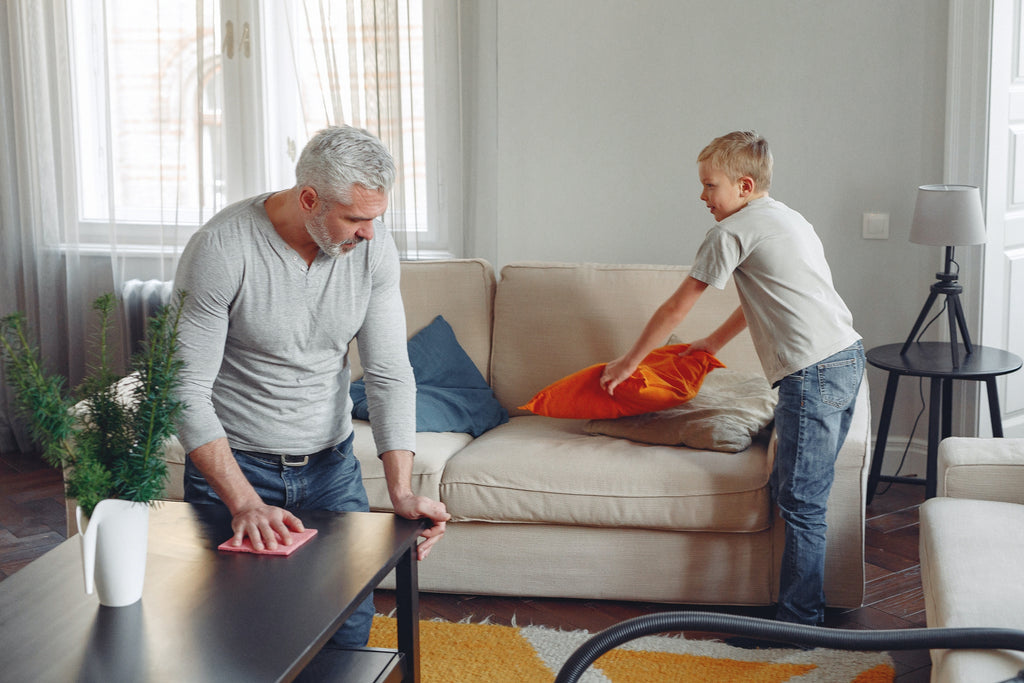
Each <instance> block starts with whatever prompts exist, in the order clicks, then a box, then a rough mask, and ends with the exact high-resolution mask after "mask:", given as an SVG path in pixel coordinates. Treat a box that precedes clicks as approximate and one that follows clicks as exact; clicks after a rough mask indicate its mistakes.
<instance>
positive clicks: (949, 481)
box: [920, 437, 1024, 683]
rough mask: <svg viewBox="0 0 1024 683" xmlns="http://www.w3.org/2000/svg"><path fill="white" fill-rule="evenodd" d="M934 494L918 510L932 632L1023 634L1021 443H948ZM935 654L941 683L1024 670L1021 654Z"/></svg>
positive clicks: (987, 680)
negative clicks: (992, 630)
mask: <svg viewBox="0 0 1024 683" xmlns="http://www.w3.org/2000/svg"><path fill="white" fill-rule="evenodd" d="M936 489H937V496H936V497H935V498H931V499H929V500H927V501H925V502H924V504H923V505H922V506H921V508H920V533H921V537H920V551H921V583H922V585H923V588H924V599H925V614H926V618H927V623H928V626H929V627H930V628H937V627H951V628H952V627H957V628H959V627H983V628H1012V629H1024V582H1022V581H1021V566H1024V439H1021V438H1016V439H985V438H968V437H952V438H947V439H944V440H943V441H942V442H941V443H940V444H939V454H938V479H937V483H936ZM931 655H932V681H937V682H939V681H941V682H946V681H949V682H953V681H956V682H957V683H970V682H971V681H978V682H979V683H994V682H995V681H1004V680H1007V679H1010V678H1013V677H1014V676H1016V675H1017V672H1019V671H1021V670H1024V653H1022V652H1012V651H1007V650H932V653H931Z"/></svg>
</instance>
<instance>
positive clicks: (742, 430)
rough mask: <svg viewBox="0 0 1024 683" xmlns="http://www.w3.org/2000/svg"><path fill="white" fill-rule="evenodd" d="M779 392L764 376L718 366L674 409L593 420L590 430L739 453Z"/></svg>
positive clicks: (768, 418)
mask: <svg viewBox="0 0 1024 683" xmlns="http://www.w3.org/2000/svg"><path fill="white" fill-rule="evenodd" d="M777 401H778V393H777V391H776V390H775V389H772V387H771V386H770V385H769V384H768V380H767V379H765V378H764V376H763V375H759V374H756V373H752V372H739V371H735V370H728V369H718V370H715V371H714V372H711V373H709V374H708V376H707V377H705V378H704V384H703V385H702V386H701V389H700V391H699V392H698V393H697V395H696V396H694V397H693V398H692V399H690V400H689V401H687V402H686V403H683V404H680V405H678V406H676V407H675V408H668V409H666V410H660V411H658V412H655V413H646V414H644V415H636V416H634V417H620V418H617V419H613V420H590V421H588V422H587V423H586V424H585V425H584V426H583V431H584V432H586V433H587V434H603V435H605V436H614V437H618V438H622V439H629V440H630V441H639V442H641V443H651V444H660V445H665V446H689V447H690V448H697V449H701V450H711V451H724V452H727V453H738V452H739V451H743V450H746V449H747V448H748V447H749V446H750V444H751V443H752V442H753V440H754V438H755V437H756V436H757V435H758V433H759V432H761V431H762V430H764V429H766V428H767V427H768V426H769V425H770V424H771V422H772V419H773V417H774V413H775V403H776V402H777Z"/></svg>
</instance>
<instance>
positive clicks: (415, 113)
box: [268, 0, 427, 258]
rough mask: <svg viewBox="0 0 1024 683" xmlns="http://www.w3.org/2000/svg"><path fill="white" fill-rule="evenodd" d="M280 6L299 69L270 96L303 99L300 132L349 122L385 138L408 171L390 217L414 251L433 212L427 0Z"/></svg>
mask: <svg viewBox="0 0 1024 683" xmlns="http://www.w3.org/2000/svg"><path fill="white" fill-rule="evenodd" d="M277 12H278V13H279V14H278V16H279V17H280V19H281V20H282V24H281V25H282V26H283V31H284V33H285V34H286V35H285V36H282V37H284V38H286V39H287V40H286V44H287V46H288V54H287V58H286V59H285V60H284V61H285V63H287V64H288V65H289V66H290V67H291V68H292V69H294V71H293V72H292V73H291V74H290V75H289V77H287V78H282V79H280V80H279V81H278V85H279V86H280V89H279V90H278V91H277V92H275V93H272V94H271V98H272V99H275V100H277V101H292V100H294V101H295V102H297V103H298V105H299V111H298V112H297V114H298V117H299V121H298V123H299V126H300V129H299V130H297V131H296V132H297V134H298V135H299V136H300V137H301V138H302V139H307V138H308V137H309V136H310V135H312V133H313V132H315V131H316V130H318V129H320V128H323V127H324V126H327V125H337V124H341V123H346V124H349V125H353V126H358V127H360V128H365V129H367V130H369V131H370V132H372V133H374V134H375V135H377V136H378V137H379V138H380V139H381V140H382V141H383V142H384V144H385V145H387V147H388V149H389V150H391V154H392V156H394V158H395V165H396V166H397V167H398V168H399V169H404V171H405V172H404V173H403V172H400V173H399V174H398V176H397V178H396V181H395V188H394V190H393V192H392V194H391V198H390V205H389V208H388V213H387V216H386V218H385V222H386V223H387V225H388V227H389V228H390V229H391V231H392V234H393V235H394V237H395V240H396V242H398V247H399V251H400V253H402V254H403V256H405V257H406V258H409V257H415V256H416V254H417V251H418V239H417V236H418V235H419V234H420V233H422V232H424V231H425V230H426V220H427V209H426V204H427V200H426V191H425V186H426V174H425V167H426V161H425V159H424V156H425V152H424V139H423V138H424V110H423V107H424V102H423V78H424V70H423V7H422V2H421V0H305V1H304V2H300V3H293V4H289V3H284V4H282V5H279V6H278V7H277ZM270 30H271V29H269V27H268V33H269V31H270Z"/></svg>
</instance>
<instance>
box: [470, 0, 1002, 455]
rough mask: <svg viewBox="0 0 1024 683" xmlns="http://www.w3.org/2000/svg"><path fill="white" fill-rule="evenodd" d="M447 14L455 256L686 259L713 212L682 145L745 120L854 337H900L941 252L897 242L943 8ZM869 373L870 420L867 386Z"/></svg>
mask: <svg viewBox="0 0 1024 683" xmlns="http://www.w3.org/2000/svg"><path fill="white" fill-rule="evenodd" d="M461 7H462V17H461V26H462V33H461V39H462V50H463V66H462V71H463V103H462V106H463V126H464V131H465V137H464V144H465V145H466V161H465V173H466V178H467V181H466V182H467V206H466V216H467V228H466V229H467V234H466V236H465V250H464V252H463V253H464V255H467V256H482V257H484V258H487V259H489V260H491V261H492V262H493V263H495V265H496V266H498V267H499V268H500V266H502V265H504V264H506V263H509V262H511V261H518V260H526V259H538V260H562V261H598V262H611V263H680V264H686V263H690V262H691V260H692V258H693V254H694V252H695V250H696V247H697V246H698V244H699V243H700V240H701V238H702V237H703V235H704V233H705V232H706V231H707V229H708V228H709V227H710V225H711V222H712V221H711V218H710V216H709V215H708V214H707V212H706V209H704V207H703V204H702V203H701V202H700V201H699V199H698V195H699V193H700V188H699V184H698V182H697V178H696V163H695V159H696V156H697V154H698V152H699V151H700V150H701V148H702V147H703V146H704V145H705V144H706V143H707V142H709V141H710V140H711V139H712V138H713V137H715V136H717V135H720V134H722V133H726V132H728V131H730V130H734V129H740V128H745V129H748V128H752V129H755V130H757V131H758V132H760V133H761V134H763V135H764V136H765V137H766V138H767V139H768V141H769V143H770V144H771V146H772V148H773V151H774V154H775V179H774V183H773V188H772V196H774V197H775V198H776V199H779V200H781V201H783V202H785V203H786V204H789V205H790V206H792V207H793V208H795V209H797V210H798V211H800V212H802V213H803V214H804V216H805V217H806V218H807V219H808V220H810V221H811V223H813V224H814V226H815V228H816V229H817V231H818V233H819V235H820V236H821V239H822V242H823V243H824V246H825V250H826V253H827V255H828V257H829V260H830V263H831V266H832V270H833V276H834V279H835V283H836V286H837V288H838V290H839V292H840V293H841V294H842V296H843V297H844V299H845V300H846V302H847V304H848V305H849V306H850V308H851V310H852V311H853V314H854V319H855V324H856V326H857V328H858V330H859V331H860V332H861V334H863V336H864V338H865V345H866V346H868V347H871V346H874V345H878V344H883V343H890V342H897V341H903V339H904V338H905V337H906V335H907V334H908V333H909V331H910V326H911V325H912V323H913V321H914V318H915V317H916V315H917V313H918V311H919V310H920V307H921V305H922V304H923V302H924V299H925V296H926V295H927V291H928V286H929V285H930V284H931V282H932V280H933V279H934V275H933V274H934V272H935V271H936V270H937V269H938V267H939V265H940V261H941V254H940V253H939V250H938V248H930V247H922V246H918V245H912V244H910V243H909V242H908V241H907V237H908V235H909V229H910V218H911V215H912V212H913V205H914V198H915V190H916V187H917V186H918V185H920V184H923V183H932V182H941V181H942V180H943V178H942V173H943V143H944V137H943V135H944V118H945V117H944V109H945V93H946V52H947V47H946V43H947V25H948V19H947V13H948V5H947V3H946V2H944V1H940V0H899V2H892V1H891V0H864V1H862V2H855V3H854V2H844V1H840V0H772V1H771V2H753V1H747V0H718V1H717V2H711V3H708V2H696V1H692V0H638V1H636V2H621V1H618V0H466V1H465V2H463V4H462V6H461ZM981 180H982V179H980V178H979V179H975V181H974V182H975V183H980V182H981ZM960 181H961V182H967V179H961V180H960ZM867 211H881V212H887V213H889V214H890V220H891V223H890V234H891V236H890V238H889V239H888V240H864V239H863V238H862V237H861V220H862V214H863V213H864V212H867ZM869 379H870V381H871V383H872V399H873V403H874V406H875V407H874V411H875V419H874V424H877V414H878V407H879V406H880V405H881V402H882V390H883V389H884V384H885V377H884V374H882V373H880V372H878V371H874V370H872V371H871V372H870V373H869ZM903 384H904V385H909V384H910V381H909V380H905V381H904V383H903ZM914 389H916V387H914ZM904 396H905V397H907V402H910V401H911V400H913V401H916V391H912V390H911V389H910V388H904V389H902V390H901V397H904ZM913 408H915V410H916V406H914V407H913ZM915 410H912V409H911V407H905V408H903V410H902V411H901V414H900V415H897V417H896V419H895V420H894V424H893V429H892V433H893V435H897V434H901V433H902V434H907V433H909V431H910V422H911V420H912V413H913V412H915ZM923 436H924V434H923V433H921V432H919V433H918V437H919V438H923ZM887 464H888V463H887Z"/></svg>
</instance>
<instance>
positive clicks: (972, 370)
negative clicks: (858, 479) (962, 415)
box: [867, 342, 1021, 503]
mask: <svg viewBox="0 0 1024 683" xmlns="http://www.w3.org/2000/svg"><path fill="white" fill-rule="evenodd" d="M973 346H974V353H972V354H970V355H967V353H966V350H965V349H964V346H963V345H962V344H961V345H959V348H958V352H959V355H960V357H959V360H960V367H958V368H954V367H953V359H952V357H951V356H950V352H949V351H950V346H949V342H916V343H913V344H911V345H910V347H909V348H908V349H907V352H906V353H905V354H900V350H901V349H902V348H903V344H887V345H885V346H877V347H875V348H873V349H871V350H870V351H868V352H867V360H868V362H869V363H871V364H872V365H874V366H875V367H876V368H881V369H882V370H887V371H888V372H889V381H888V382H887V383H886V385H885V401H884V403H882V415H881V417H880V418H879V421H878V436H877V438H876V440H875V454H874V456H873V458H872V460H871V473H870V474H869V475H868V499H867V502H868V503H870V502H871V499H872V498H874V496H875V488H877V486H878V482H879V481H897V482H900V483H911V484H923V485H924V486H925V495H926V496H927V497H928V498H934V497H935V489H936V484H937V479H938V457H939V441H941V440H942V439H944V438H946V437H947V436H950V431H951V429H950V426H951V423H952V421H953V380H956V379H961V380H973V381H976V382H982V381H983V382H985V384H986V386H987V387H988V412H989V419H991V421H992V434H993V436H997V437H1002V436H1003V421H1002V418H1001V417H1000V414H999V394H998V392H997V391H996V377H998V376H999V375H1007V374H1009V373H1011V372H1015V371H1016V370H1019V369H1020V367H1021V359H1020V358H1019V357H1018V356H1016V355H1015V354H1012V353H1010V352H1009V351H1003V350H1001V349H994V348H992V347H989V346H978V345H977V344H974V345H973ZM904 375H906V376H909V377H930V378H931V396H930V400H929V404H928V471H927V478H926V479H925V480H923V481H922V480H921V479H918V478H916V477H889V476H882V475H881V471H882V458H883V457H884V456H885V442H886V440H887V439H888V436H889V422H890V421H891V420H892V409H893V404H894V403H895V401H896V387H897V385H898V384H899V381H900V377H901V376H904Z"/></svg>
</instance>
